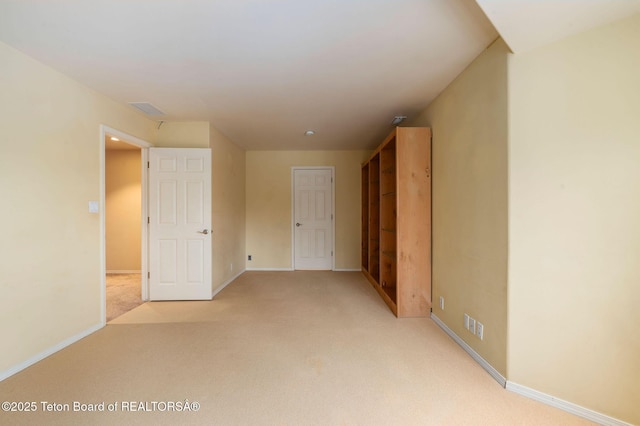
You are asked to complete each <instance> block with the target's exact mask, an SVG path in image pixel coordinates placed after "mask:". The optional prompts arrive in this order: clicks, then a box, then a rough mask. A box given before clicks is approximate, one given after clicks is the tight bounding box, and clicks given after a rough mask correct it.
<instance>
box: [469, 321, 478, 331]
mask: <svg viewBox="0 0 640 426" xmlns="http://www.w3.org/2000/svg"><path fill="white" fill-rule="evenodd" d="M469 331H470V332H471V334H476V320H474V319H473V318H471V317H469Z"/></svg>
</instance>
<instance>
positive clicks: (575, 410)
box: [431, 312, 632, 426]
mask: <svg viewBox="0 0 640 426" xmlns="http://www.w3.org/2000/svg"><path fill="white" fill-rule="evenodd" d="M431 319H432V320H433V321H434V322H435V323H436V324H438V326H440V328H442V329H443V330H444V332H445V333H447V334H448V335H449V336H450V337H451V338H452V339H453V340H455V341H456V343H457V344H459V345H460V346H461V347H462V349H464V350H465V351H466V352H467V353H468V354H469V355H471V357H472V358H473V359H474V360H476V362H477V363H478V364H480V365H481V366H482V368H484V369H485V370H487V372H488V373H489V374H490V375H491V376H492V377H493V378H494V379H495V380H496V381H497V382H498V383H500V385H502V387H504V388H505V389H507V390H509V391H511V392H515V393H517V394H520V395H522V396H526V397H527V398H531V399H533V400H536V401H539V402H542V403H543V404H547V405H550V406H552V407H556V408H559V409H561V410H563V411H566V412H568V413H571V414H574V415H576V416H580V417H583V418H585V419H587V420H590V421H592V422H595V423H597V424H600V425H603V426H632V425H631V424H629V423H625V422H623V421H622V420H618V419H615V418H613V417H609V416H607V415H605V414H602V413H598V412H597V411H593V410H589V409H588V408H584V407H582V406H580V405H577V404H574V403H572V402H568V401H564V400H562V399H558V398H556V397H553V396H551V395H547V394H545V393H543V392H540V391H537V390H535V389H531V388H528V387H526V386H522V385H519V384H517V383H514V382H511V381H507V379H506V378H505V377H504V376H502V374H500V373H499V372H498V370H496V369H495V368H493V367H492V366H491V364H489V363H488V362H487V361H486V360H485V359H484V358H482V357H481V356H480V355H479V354H478V353H477V352H476V351H474V350H473V348H472V347H471V346H469V345H468V344H467V343H466V342H465V341H464V340H462V339H461V338H460V337H459V336H458V335H457V334H456V333H454V332H453V330H451V329H450V328H449V327H447V325H446V324H445V323H443V322H442V320H441V319H440V318H438V317H437V316H436V315H435V314H434V313H433V312H431Z"/></svg>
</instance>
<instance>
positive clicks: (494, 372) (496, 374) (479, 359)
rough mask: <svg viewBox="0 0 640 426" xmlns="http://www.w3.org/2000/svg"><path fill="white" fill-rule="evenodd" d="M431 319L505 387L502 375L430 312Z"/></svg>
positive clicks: (505, 381)
mask: <svg viewBox="0 0 640 426" xmlns="http://www.w3.org/2000/svg"><path fill="white" fill-rule="evenodd" d="M431 319H432V320H433V322H435V323H436V324H438V326H440V328H441V329H443V330H444V332H445V333H447V334H448V335H449V336H450V337H451V338H452V339H453V340H455V341H456V343H457V344H458V345H460V346H461V347H462V349H464V350H465V351H466V352H467V353H468V354H469V355H471V358H473V359H474V360H476V362H477V363H478V364H480V366H481V367H482V368H484V369H485V370H486V371H487V373H489V374H490V375H491V377H493V378H494V379H495V380H496V381H497V382H498V383H500V386H502V387H505V386H506V384H507V379H506V378H505V377H504V376H503V375H502V374H500V372H499V371H498V370H496V369H495V368H493V366H492V365H491V364H489V363H488V362H487V361H486V360H485V359H484V358H482V357H481V356H480V354H478V352H476V351H474V350H473V348H472V347H471V346H469V345H468V344H467V343H466V342H465V341H464V340H462V339H461V338H460V337H459V336H458V335H457V334H456V333H454V332H453V330H451V329H450V328H449V327H447V325H446V324H445V323H444V322H442V320H441V319H440V318H438V317H437V316H436V314H434V313H433V312H431Z"/></svg>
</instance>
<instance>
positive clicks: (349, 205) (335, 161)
mask: <svg viewBox="0 0 640 426" xmlns="http://www.w3.org/2000/svg"><path fill="white" fill-rule="evenodd" d="M381 142H382V141H381ZM369 154H370V151H249V152H247V154H246V155H247V191H246V193H247V198H246V200H247V201H246V202H247V214H246V224H247V245H246V252H247V254H250V255H251V256H252V258H253V260H252V261H247V268H276V269H289V268H291V267H292V265H291V249H292V248H291V167H293V166H334V167H335V187H336V193H335V200H336V206H335V212H336V218H335V219H336V223H335V227H336V241H335V246H336V251H335V256H336V258H335V267H336V269H358V270H359V269H360V264H361V261H360V245H361V242H360V208H361V206H360V191H361V189H360V171H361V169H360V167H361V164H362V162H363V161H365V160H366V159H367V157H368V156H369Z"/></svg>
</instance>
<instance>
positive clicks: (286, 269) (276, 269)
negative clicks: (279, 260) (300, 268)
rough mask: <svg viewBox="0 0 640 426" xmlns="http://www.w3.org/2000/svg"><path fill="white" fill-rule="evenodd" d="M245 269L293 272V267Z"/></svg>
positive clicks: (251, 269)
mask: <svg viewBox="0 0 640 426" xmlns="http://www.w3.org/2000/svg"><path fill="white" fill-rule="evenodd" d="M245 271H273V272H278V271H281V272H292V271H294V269H292V268H247V269H245Z"/></svg>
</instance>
